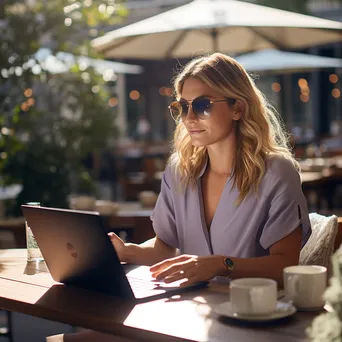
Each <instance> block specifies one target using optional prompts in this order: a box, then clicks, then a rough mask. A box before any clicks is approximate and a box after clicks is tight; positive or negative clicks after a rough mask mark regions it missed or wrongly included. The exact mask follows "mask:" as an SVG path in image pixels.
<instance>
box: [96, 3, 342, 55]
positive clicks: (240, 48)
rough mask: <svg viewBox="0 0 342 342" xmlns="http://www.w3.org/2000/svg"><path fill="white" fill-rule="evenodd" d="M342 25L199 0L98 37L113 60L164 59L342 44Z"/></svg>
mask: <svg viewBox="0 0 342 342" xmlns="http://www.w3.org/2000/svg"><path fill="white" fill-rule="evenodd" d="M341 38H342V24H341V23H339V22H335V21H331V20H325V19H320V18H316V17H312V16H308V15H303V14H298V13H293V12H288V11H283V10H279V9H274V8H270V7H265V6H260V5H255V4H251V3H247V2H243V1H236V0H195V1H193V2H191V3H189V4H186V5H183V6H180V7H177V8H175V9H172V10H170V11H167V12H164V13H161V14H158V15H156V16H153V17H151V18H147V19H145V20H142V21H139V22H137V23H134V24H131V25H128V26H125V27H122V28H120V29H118V30H114V31H111V32H108V33H107V34H105V35H104V36H102V37H99V38H96V39H94V40H93V41H92V45H93V47H94V48H95V49H97V50H99V51H102V52H104V54H105V56H106V57H107V58H133V59H139V58H141V59H163V58H170V57H179V58H182V57H191V56H193V55H196V54H203V53H208V52H213V51H221V52H226V53H244V52H249V51H255V50H261V49H267V48H281V49H296V48H304V47H309V46H313V45H319V44H326V43H331V42H340V41H341Z"/></svg>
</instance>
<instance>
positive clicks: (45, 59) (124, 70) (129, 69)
mask: <svg viewBox="0 0 342 342" xmlns="http://www.w3.org/2000/svg"><path fill="white" fill-rule="evenodd" d="M34 58H35V59H36V60H37V61H39V63H40V64H41V65H42V67H43V68H44V69H45V70H47V71H49V72H50V73H52V74H58V73H63V72H67V71H69V69H70V68H71V67H72V66H73V65H75V64H79V65H80V67H82V68H84V69H86V68H87V67H89V66H91V67H93V68H94V69H95V70H96V72H97V73H99V74H101V75H102V74H103V75H105V74H108V71H110V72H111V73H118V74H141V73H142V72H143V68H142V67H141V66H139V65H133V64H126V63H119V62H112V61H106V60H104V59H96V58H90V57H86V56H75V55H73V54H71V53H67V52H62V51H61V52H57V54H56V55H53V54H52V53H51V51H50V49H47V48H41V49H39V50H38V51H37V52H36V53H35V54H34ZM27 63H28V64H30V61H28V62H27ZM32 63H33V65H34V61H33V60H32Z"/></svg>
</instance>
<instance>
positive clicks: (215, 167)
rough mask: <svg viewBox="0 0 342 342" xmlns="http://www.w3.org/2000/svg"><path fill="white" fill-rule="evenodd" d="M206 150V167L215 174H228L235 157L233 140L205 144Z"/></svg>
mask: <svg viewBox="0 0 342 342" xmlns="http://www.w3.org/2000/svg"><path fill="white" fill-rule="evenodd" d="M207 151H208V157H209V161H208V169H209V170H210V171H211V172H213V173H215V174H217V175H221V176H229V175H230V173H231V170H232V168H233V163H234V158H235V151H236V144H235V140H232V141H229V142H227V141H224V142H223V143H217V144H215V145H210V146H207Z"/></svg>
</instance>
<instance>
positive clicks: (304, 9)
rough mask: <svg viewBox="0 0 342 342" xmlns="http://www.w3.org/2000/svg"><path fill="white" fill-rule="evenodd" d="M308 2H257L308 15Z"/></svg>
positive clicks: (337, 0) (259, 0) (290, 0)
mask: <svg viewBox="0 0 342 342" xmlns="http://www.w3.org/2000/svg"><path fill="white" fill-rule="evenodd" d="M325 1H327V2H329V1H330V2H340V3H342V0H325ZM309 2H310V0H257V3H258V4H259V5H264V6H269V7H274V8H279V9H282V10H286V11H291V12H298V13H304V14H308V13H309V10H308V5H309Z"/></svg>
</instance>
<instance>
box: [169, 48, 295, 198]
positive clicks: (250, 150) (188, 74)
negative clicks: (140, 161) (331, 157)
mask: <svg viewBox="0 0 342 342" xmlns="http://www.w3.org/2000/svg"><path fill="white" fill-rule="evenodd" d="M192 77H194V78H196V79H199V80H200V81H202V82H203V83H205V84H206V85H208V86H209V87H210V88H211V89H213V90H214V91H216V92H218V93H220V94H221V95H222V96H224V97H227V98H230V99H235V100H240V102H241V103H242V104H243V106H242V116H241V118H240V119H239V121H238V123H237V124H236V125H235V129H236V137H237V145H236V146H237V150H236V155H235V156H234V165H233V173H232V177H233V186H236V187H237V188H238V190H239V197H238V199H237V204H240V203H241V202H242V201H243V200H244V199H245V198H246V196H247V195H248V193H249V191H250V190H251V189H252V188H253V189H255V191H257V189H258V186H259V184H260V182H261V180H262V178H263V176H264V174H265V172H266V157H268V156H270V155H280V156H283V157H284V158H287V159H288V160H290V161H291V162H292V163H293V164H294V166H295V167H296V168H297V169H298V170H299V165H298V163H297V161H296V160H295V159H294V158H293V156H292V154H291V152H290V145H289V143H288V138H289V137H288V135H287V133H286V132H285V130H284V129H283V127H282V123H281V122H282V121H281V120H280V118H279V115H278V113H277V111H276V110H275V109H274V108H273V107H272V106H271V105H270V104H269V103H268V102H267V100H266V98H265V97H264V95H263V94H262V93H261V91H260V90H259V89H258V88H257V87H256V86H255V84H254V81H253V79H252V78H251V77H250V76H249V75H248V73H247V72H246V70H245V69H244V68H243V67H242V66H241V65H240V64H239V63H238V62H237V61H236V60H235V59H233V58H231V57H229V56H227V55H225V54H222V53H214V54H211V55H209V56H203V57H198V58H196V59H194V60H192V61H190V62H189V63H188V64H187V65H186V66H185V67H184V68H183V70H182V71H181V72H180V73H179V74H178V75H177V76H176V77H175V79H174V89H175V95H176V98H177V99H179V98H180V97H181V93H182V89H183V85H184V82H185V80H186V79H188V78H192ZM206 160H207V148H206V147H194V146H193V145H192V143H191V138H190V136H189V134H188V132H187V130H186V128H185V125H184V124H183V123H182V122H181V121H180V122H178V123H177V126H176V129H175V132H174V140H173V151H172V154H171V156H170V158H169V164H170V165H171V167H172V169H173V170H174V171H175V173H176V174H177V175H180V179H181V187H182V188H183V186H184V188H185V187H186V186H188V185H189V184H192V185H193V186H195V185H196V181H197V178H198V177H199V174H200V172H201V170H202V169H203V167H204V165H205V163H206Z"/></svg>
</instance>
